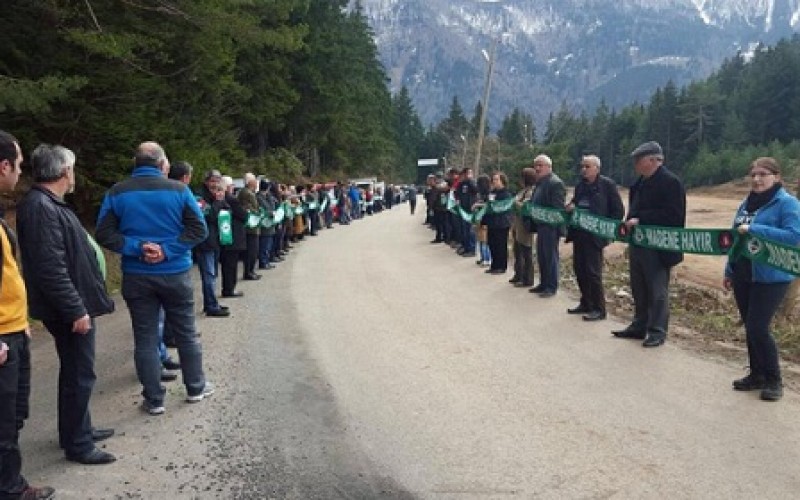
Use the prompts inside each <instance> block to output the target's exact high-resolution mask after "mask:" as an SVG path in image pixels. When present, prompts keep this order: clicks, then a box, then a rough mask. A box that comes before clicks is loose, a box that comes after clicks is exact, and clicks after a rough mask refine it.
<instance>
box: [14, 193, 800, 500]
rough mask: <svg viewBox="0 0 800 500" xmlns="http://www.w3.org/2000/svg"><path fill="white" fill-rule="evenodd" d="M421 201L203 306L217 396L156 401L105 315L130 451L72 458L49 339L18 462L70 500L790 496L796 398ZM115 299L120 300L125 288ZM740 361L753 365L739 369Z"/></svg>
mask: <svg viewBox="0 0 800 500" xmlns="http://www.w3.org/2000/svg"><path fill="white" fill-rule="evenodd" d="M421 217H422V216H421V215H420V214H418V215H417V216H415V217H411V216H409V214H408V209H407V207H406V206H401V207H397V208H395V209H394V210H392V211H390V212H387V213H384V214H381V215H378V216H375V217H371V218H367V219H366V220H364V221H358V222H356V223H354V224H352V225H351V226H348V227H337V228H336V229H335V230H329V231H322V232H321V234H320V235H319V236H318V237H316V238H311V239H310V241H305V242H303V243H301V244H299V245H298V246H297V248H296V249H295V250H294V251H293V252H292V254H291V255H290V257H289V259H288V260H287V261H286V262H284V263H282V264H281V265H280V267H279V268H277V269H275V270H271V271H266V272H263V274H264V279H262V280H261V281H258V282H245V283H243V284H242V285H241V289H242V290H243V291H245V294H246V295H245V297H243V298H241V299H236V300H230V301H229V302H228V305H230V307H231V308H232V309H233V311H234V314H233V316H232V317H231V318H228V319H212V318H209V319H206V318H200V319H198V329H199V330H200V331H201V332H202V337H201V339H202V342H203V346H204V351H205V364H206V367H207V368H206V371H207V373H208V376H209V378H210V379H211V380H213V381H214V382H215V383H216V385H217V388H218V390H217V393H216V394H215V395H214V396H212V397H211V398H210V399H208V400H206V401H203V402H202V403H200V404H197V405H189V404H187V403H185V402H183V397H184V395H185V394H184V390H183V388H182V386H181V385H180V384H179V383H176V382H173V383H172V384H170V385H169V386H168V387H169V391H168V396H167V402H166V403H167V413H166V414H165V415H163V416H160V417H151V416H147V415H145V414H143V413H141V411H140V410H138V408H137V406H138V404H139V402H140V396H139V394H138V393H139V390H140V389H139V386H138V384H137V382H136V378H135V375H134V370H133V363H132V342H131V334H130V326H129V320H128V316H127V313H126V312H125V311H124V310H121V311H120V312H118V313H116V314H114V315H112V316H110V317H108V318H103V319H102V320H101V321H100V326H99V328H100V335H99V338H98V360H97V373H98V383H97V386H96V393H95V398H94V399H93V414H94V420H95V423H96V424H97V425H100V426H112V427H114V428H116V430H117V433H118V435H117V436H115V437H114V438H112V439H110V440H108V441H106V442H104V443H103V444H104V446H105V448H106V449H107V450H109V451H111V452H113V453H115V454H117V456H118V458H119V460H118V461H117V462H116V463H114V464H112V465H108V466H99V467H88V466H81V465H76V464H71V463H68V462H65V461H64V460H63V458H62V456H61V453H60V452H59V450H58V447H57V440H56V435H55V419H54V415H55V383H56V373H57V361H56V359H55V355H54V352H53V347H52V342H51V341H50V340H49V338H48V336H47V334H46V333H43V334H40V335H39V336H37V338H36V340H35V346H34V363H35V369H34V372H35V374H34V395H33V401H32V407H33V415H32V418H31V420H30V421H29V423H28V425H27V427H26V428H25V429H24V430H23V439H22V445H23V453H24V456H25V460H26V461H25V467H24V469H25V471H26V475H27V477H28V479H29V480H30V481H31V482H33V483H47V484H51V485H53V486H55V487H56V488H57V489H58V490H59V498H62V499H78V498H81V499H83V498H146V499H161V498H248V499H249V498H253V499H256V498H258V499H260V498H294V499H316V498H319V499H338V498H347V499H371V498H390V499H394V498H435V499H494V498H500V499H505V498H554V499H562V498H612V497H613V498H703V499H706V498H724V499H730V498H748V499H749V498H775V499H783V498H797V496H798V494H799V493H798V492H800V419H798V415H800V411H798V410H800V398H798V397H797V395H796V394H794V393H788V394H787V395H786V396H785V397H784V399H783V400H782V401H781V402H779V403H773V404H769V403H763V402H761V401H759V400H758V398H757V395H756V394H742V393H736V392H734V391H732V390H731V389H730V383H731V380H732V379H734V378H737V377H740V376H742V375H743V373H744V371H743V369H742V367H741V366H734V365H731V364H728V363H724V362H721V361H719V360H709V359H706V358H704V357H703V355H701V354H696V353H693V352H691V351H688V350H684V349H681V348H677V347H675V346H673V345H670V344H669V343H668V344H667V345H666V346H664V347H662V348H659V349H655V350H645V349H643V348H641V347H640V345H639V344H638V343H637V342H635V341H626V340H619V339H614V338H612V337H611V336H610V334H609V330H610V329H612V328H616V327H620V326H622V324H621V323H619V322H614V321H606V322H601V323H599V324H598V323H595V324H586V323H584V322H582V321H581V320H580V318H576V317H573V316H568V315H567V314H565V309H566V308H567V307H571V306H572V305H574V303H575V300H574V297H567V296H566V293H565V292H562V293H560V294H559V295H558V296H556V297H555V298H552V299H540V298H538V297H534V296H532V295H531V294H529V293H526V292H525V291H524V289H523V290H520V289H515V288H513V287H511V286H510V285H509V284H508V283H507V279H508V277H510V275H506V276H489V275H486V274H484V273H483V272H482V270H481V269H479V268H478V267H477V266H476V265H475V261H474V259H464V258H459V257H456V256H455V255H454V253H453V251H452V250H450V249H449V248H448V247H445V246H442V245H430V244H429V243H428V241H429V240H430V239H431V237H432V235H431V233H430V232H429V231H428V230H427V229H425V228H424V227H423V226H422V225H421V222H422V218H421ZM118 305H119V306H120V309H123V306H124V304H123V303H122V301H121V300H118ZM743 364H745V362H744V361H742V365H743Z"/></svg>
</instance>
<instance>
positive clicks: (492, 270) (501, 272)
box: [484, 269, 506, 274]
mask: <svg viewBox="0 0 800 500" xmlns="http://www.w3.org/2000/svg"><path fill="white" fill-rule="evenodd" d="M484 272H485V273H486V274H506V272H505V270H503V269H487V270H486V271H484Z"/></svg>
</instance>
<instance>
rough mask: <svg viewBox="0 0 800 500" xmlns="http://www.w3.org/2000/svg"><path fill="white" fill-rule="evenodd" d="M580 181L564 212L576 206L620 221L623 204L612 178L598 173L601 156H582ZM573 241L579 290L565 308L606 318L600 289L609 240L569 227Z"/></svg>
mask: <svg viewBox="0 0 800 500" xmlns="http://www.w3.org/2000/svg"><path fill="white" fill-rule="evenodd" d="M581 177H582V178H581V182H580V183H578V185H577V186H575V195H574V196H573V197H572V201H570V202H569V204H568V205H567V211H568V212H572V211H573V210H574V209H576V208H579V209H583V210H586V211H588V212H590V213H593V214H596V215H599V216H602V217H607V218H610V219H617V220H622V216H623V215H625V207H624V206H623V205H622V197H620V195H619V190H618V189H617V185H616V184H615V183H614V181H613V180H611V179H609V178H608V177H606V176H604V175H600V158H598V157H597V156H595V155H587V156H584V157H583V159H582V160H581ZM569 241H572V249H573V252H572V266H573V269H574V271H575V277H576V278H577V280H578V288H579V289H580V291H581V301H580V304H578V306H577V307H573V308H572V309H568V310H567V312H568V313H570V314H583V315H584V316H583V319H584V320H586V321H598V320H602V319H605V318H606V295H605V290H604V289H603V248H605V247H606V246H607V245H608V244H609V243H610V241H609V240H607V239H605V238H601V237H599V236H595V235H593V234H592V233H589V232H586V231H583V230H580V229H575V228H570V229H569V231H568V233H567V242H569Z"/></svg>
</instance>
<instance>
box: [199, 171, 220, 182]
mask: <svg viewBox="0 0 800 500" xmlns="http://www.w3.org/2000/svg"><path fill="white" fill-rule="evenodd" d="M212 177H216V178H217V179H222V174H221V173H219V170H217V169H214V170H209V171H208V172H206V176H205V177H203V180H206V181H207V180H209V179H211V178H212Z"/></svg>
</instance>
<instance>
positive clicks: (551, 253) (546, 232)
mask: <svg viewBox="0 0 800 500" xmlns="http://www.w3.org/2000/svg"><path fill="white" fill-rule="evenodd" d="M533 168H534V170H535V171H536V189H534V191H533V195H532V196H531V203H533V204H534V205H537V206H540V207H546V208H554V209H556V210H563V209H564V198H565V197H566V192H567V189H566V187H565V186H564V182H563V181H562V180H561V179H560V178H559V177H558V176H557V175H556V174H555V173H553V160H551V159H550V157H549V156H547V155H539V156H537V157H536V158H534V160H533ZM563 231H564V228H563V227H562V226H552V225H550V224H537V225H536V260H537V264H539V284H538V285H536V286H535V287H533V288H531V289H530V291H531V293H538V294H539V297H542V298H548V297H552V296H554V295H555V294H556V292H557V291H558V274H559V267H558V266H559V255H558V243H559V240H560V239H561V235H562V232H563Z"/></svg>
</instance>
